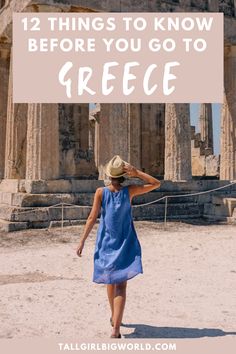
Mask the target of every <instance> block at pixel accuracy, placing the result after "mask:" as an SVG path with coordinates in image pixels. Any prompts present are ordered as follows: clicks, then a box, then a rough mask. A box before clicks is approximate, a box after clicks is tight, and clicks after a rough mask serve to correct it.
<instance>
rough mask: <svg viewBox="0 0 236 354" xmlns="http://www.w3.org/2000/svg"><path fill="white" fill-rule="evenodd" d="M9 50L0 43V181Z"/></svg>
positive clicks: (3, 162)
mask: <svg viewBox="0 0 236 354" xmlns="http://www.w3.org/2000/svg"><path fill="white" fill-rule="evenodd" d="M9 66H10V48H8V46H6V45H4V44H2V43H0V78H1V81H0V179H2V178H3V177H4V168H5V144H6V123H7V100H8V83H9Z"/></svg>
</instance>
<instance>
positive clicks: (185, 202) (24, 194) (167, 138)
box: [0, 0, 236, 230]
mask: <svg viewBox="0 0 236 354" xmlns="http://www.w3.org/2000/svg"><path fill="white" fill-rule="evenodd" d="M161 11H162V12H194V11H195V12H204V11H209V12H223V13H224V34H225V42H224V44H225V54H224V55H225V57H224V80H225V82H224V89H225V92H224V104H223V107H222V112H221V156H220V165H219V161H216V160H215V161H213V160H214V158H213V157H211V158H209V157H210V156H214V155H213V131H212V112H211V104H210V103H209V102H206V103H205V104H202V105H201V117H200V122H201V129H200V133H199V135H198V137H196V133H195V132H194V130H193V128H191V125H190V108H189V104H187V103H186V104H155V103H154V104H142V103H140V104H123V103H120V104H97V106H96V108H95V109H93V110H91V109H90V108H89V103H87V104H61V103H59V104H34V103H30V104H26V103H24V104H14V103H13V102H12V68H11V49H12V13H13V12H161ZM203 84H204V83H203ZM22 85H24V83H22ZM0 87H1V88H0V180H1V183H0V224H1V226H2V227H3V228H4V229H6V230H18V229H22V228H28V227H47V226H48V225H49V223H53V222H55V223H56V222H57V220H61V210H60V209H57V208H56V207H55V208H54V207H53V206H54V205H55V204H57V203H61V202H65V203H71V204H74V205H75V207H74V208H73V207H71V208H68V209H65V211H64V213H65V214H64V219H65V220H67V221H68V222H72V221H78V220H84V219H85V218H86V217H87V215H88V212H89V210H90V206H91V203H92V198H93V193H94V191H95V189H96V188H97V187H98V186H102V185H104V182H103V178H104V171H103V167H104V165H105V163H106V162H107V161H108V160H109V159H110V158H111V157H112V156H113V155H114V154H120V155H121V156H122V157H123V159H125V160H126V161H129V162H130V163H131V164H133V165H135V166H136V167H138V168H139V169H142V170H143V171H145V172H147V173H150V174H152V175H155V176H158V177H159V178H161V179H162V180H163V183H162V187H161V189H160V190H158V191H156V192H153V193H150V194H148V195H147V196H145V197H140V198H139V199H137V203H141V202H143V201H147V200H154V199H156V198H157V197H159V196H162V195H165V194H173V193H180V192H184V193H189V192H192V191H203V190H207V189H211V188H217V187H219V186H223V185H226V184H227V183H229V181H232V180H236V4H235V1H233V0H232V1H231V0H228V1H227V0H224V1H218V0H208V1H193V0H171V1H169V0H168V1H124V0H121V1H116V0H111V1H103V0H101V1H89V0H86V1H82V0H81V1H73V0H61V1H60V0H55V1H47V0H45V1H29V0H18V1H16V0H5V1H3V0H1V1H0ZM191 140H192V142H191ZM194 149H195V150H194ZM197 149H199V150H197ZM191 150H192V153H191ZM193 151H194V153H193ZM194 154H195V155H194ZM201 156H204V158H201ZM203 160H204V161H203ZM197 161H198V162H197ZM199 161H200V162H201V161H203V162H201V163H202V165H201V163H200V162H199ZM199 163H200V165H201V166H203V167H202V168H203V172H201V173H199V174H197V173H195V169H196V170H197V169H199V168H200V167H196V166H197V164H199ZM212 164H215V165H214V166H217V164H218V165H219V166H220V167H219V173H218V174H219V179H218V178H217V175H215V171H216V170H217V167H214V168H213V169H212V166H213V165H212ZM206 166H208V167H206ZM207 171H209V172H207ZM210 171H213V172H210ZM197 175H198V177H199V176H202V177H204V176H207V175H209V176H215V177H216V178H215V179H212V180H209V179H204V178H200V179H199V178H195V177H196V176H197ZM234 191H235V192H234ZM234 193H235V194H236V187H235V188H234V187H230V188H229V189H226V190H222V191H221V192H219V193H218V196H217V198H218V199H217V202H215V199H214V198H216V197H215V196H211V195H205V196H204V197H200V196H199V197H195V198H192V199H191V198H187V197H186V198H182V200H181V201H178V202H176V201H175V202H173V203H172V204H170V207H169V208H170V209H169V210H170V215H171V216H173V217H176V218H181V217H202V216H205V217H214V216H215V215H217V216H218V217H219V218H220V217H222V218H223V217H224V218H231V219H232V218H233V217H234V213H235V212H234V205H235V204H236V203H235V204H234V201H232V199H233V196H235V194H234ZM227 197H228V199H230V198H231V201H230V202H229V201H228V200H226V199H227ZM229 197H230V198H229ZM229 204H230V206H229ZM43 207H44V208H43ZM163 207H164V206H163V204H161V203H160V204H153V205H150V206H149V207H146V208H141V207H140V208H139V209H138V208H137V209H136V210H135V212H134V214H135V215H134V216H135V217H136V218H150V219H158V218H162V217H163ZM217 207H218V209H217ZM37 208H39V209H37ZM40 208H41V209H40ZM217 210H218V211H217ZM235 211H236V210H235Z"/></svg>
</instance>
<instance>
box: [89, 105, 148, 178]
mask: <svg viewBox="0 0 236 354" xmlns="http://www.w3.org/2000/svg"><path fill="white" fill-rule="evenodd" d="M96 134H97V135H98V136H97V162H98V170H99V179H103V178H104V170H103V167H104V165H105V164H106V162H108V161H109V160H110V159H111V158H112V157H113V156H114V155H120V156H121V157H122V158H123V159H124V160H126V161H128V162H130V163H132V164H134V165H135V166H137V167H138V168H140V159H141V156H140V105H132V104H131V105H129V104H123V103H120V104H101V111H100V117H99V124H98V126H97V129H96Z"/></svg>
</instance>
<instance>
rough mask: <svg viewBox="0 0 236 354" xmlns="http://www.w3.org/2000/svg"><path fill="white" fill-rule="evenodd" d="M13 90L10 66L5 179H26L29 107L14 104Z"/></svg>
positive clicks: (23, 104)
mask: <svg viewBox="0 0 236 354" xmlns="http://www.w3.org/2000/svg"><path fill="white" fill-rule="evenodd" d="M12 89H13V82H12V65H11V64H10V74H9V86H8V105H7V124H6V148H5V172H4V177H5V178H9V179H24V178H25V169H26V130H27V111H28V105H27V104H25V103H20V104H18V103H13V98H12V94H13V92H12Z"/></svg>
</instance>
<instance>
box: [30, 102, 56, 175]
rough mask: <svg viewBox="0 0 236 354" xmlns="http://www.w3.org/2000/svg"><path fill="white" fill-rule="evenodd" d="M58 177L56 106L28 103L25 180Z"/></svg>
mask: <svg viewBox="0 0 236 354" xmlns="http://www.w3.org/2000/svg"><path fill="white" fill-rule="evenodd" d="M58 177H59V123H58V105H57V104H36V103H30V104H29V107H28V129H27V161H26V179H30V180H51V179H57V178H58Z"/></svg>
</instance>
